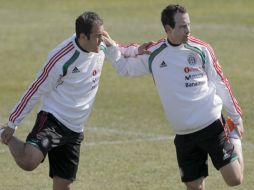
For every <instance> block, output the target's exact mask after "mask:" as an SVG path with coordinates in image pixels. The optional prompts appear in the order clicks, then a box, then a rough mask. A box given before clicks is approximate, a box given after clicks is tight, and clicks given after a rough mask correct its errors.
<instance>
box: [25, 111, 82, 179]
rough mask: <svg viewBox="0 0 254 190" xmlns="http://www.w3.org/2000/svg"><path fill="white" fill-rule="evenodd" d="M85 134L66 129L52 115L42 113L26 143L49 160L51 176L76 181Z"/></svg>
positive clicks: (38, 116) (39, 114)
mask: <svg viewBox="0 0 254 190" xmlns="http://www.w3.org/2000/svg"><path fill="white" fill-rule="evenodd" d="M83 139H84V134H83V133H76V132H74V131H72V130H70V129H68V128H66V127H65V126H64V125H63V124H62V123H60V122H59V121H58V120H57V119H56V118H55V117H54V116H53V115H52V114H50V113H47V112H44V111H41V112H39V113H38V115H37V119H36V123H35V125H34V127H33V129H32V132H31V133H29V134H28V136H27V139H26V143H27V144H31V145H33V146H34V147H36V148H38V149H39V150H40V151H41V152H42V153H43V155H44V156H45V157H46V155H47V154H48V159H49V166H50V169H49V176H50V177H52V178H53V177H54V176H58V177H61V178H64V179H67V180H71V181H73V180H75V179H76V173H77V170H78V164H79V155H80V145H81V142H82V141H83Z"/></svg>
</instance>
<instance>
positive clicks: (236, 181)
mask: <svg viewBox="0 0 254 190" xmlns="http://www.w3.org/2000/svg"><path fill="white" fill-rule="evenodd" d="M242 182H243V176H242V175H239V176H236V177H235V178H234V179H230V180H227V181H226V183H227V185H228V186H231V187H233V186H237V185H241V184H242Z"/></svg>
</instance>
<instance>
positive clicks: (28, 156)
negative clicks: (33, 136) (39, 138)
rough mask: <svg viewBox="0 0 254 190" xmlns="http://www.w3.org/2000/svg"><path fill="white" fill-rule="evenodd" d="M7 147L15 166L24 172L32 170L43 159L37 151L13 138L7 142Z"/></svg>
mask: <svg viewBox="0 0 254 190" xmlns="http://www.w3.org/2000/svg"><path fill="white" fill-rule="evenodd" d="M8 147H9V149H10V152H11V154H12V156H13V158H14V159H15V161H16V163H17V165H18V166H19V167H21V168H22V169H24V170H26V171H31V170H34V169H35V168H36V167H37V166H38V165H39V164H40V163H41V161H42V160H43V158H44V156H43V154H42V152H41V151H40V150H39V149H37V148H35V147H34V146H32V145H30V144H25V143H24V142H22V141H20V140H19V139H18V138H16V137H14V136H12V137H11V139H10V141H9V142H8Z"/></svg>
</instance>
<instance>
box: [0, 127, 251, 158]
mask: <svg viewBox="0 0 254 190" xmlns="http://www.w3.org/2000/svg"><path fill="white" fill-rule="evenodd" d="M86 131H87V132H92V133H97V134H98V133H104V134H118V135H122V136H131V137H136V138H134V139H131V140H116V141H96V142H84V146H99V145H119V144H133V143H139V142H155V141H172V140H173V139H174V136H169V135H168V136H167V135H156V134H146V133H136V132H132V131H123V130H118V129H110V128H100V127H88V128H86V129H85V132H86ZM0 146H3V145H0ZM243 147H244V148H245V149H249V150H254V144H252V143H250V142H243ZM5 152H7V148H6V147H4V148H2V147H1V148H0V154H3V153H5Z"/></svg>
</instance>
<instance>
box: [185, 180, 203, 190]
mask: <svg viewBox="0 0 254 190" xmlns="http://www.w3.org/2000/svg"><path fill="white" fill-rule="evenodd" d="M185 185H186V187H187V190H204V181H203V180H201V179H199V180H196V181H193V182H187V183H185Z"/></svg>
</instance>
